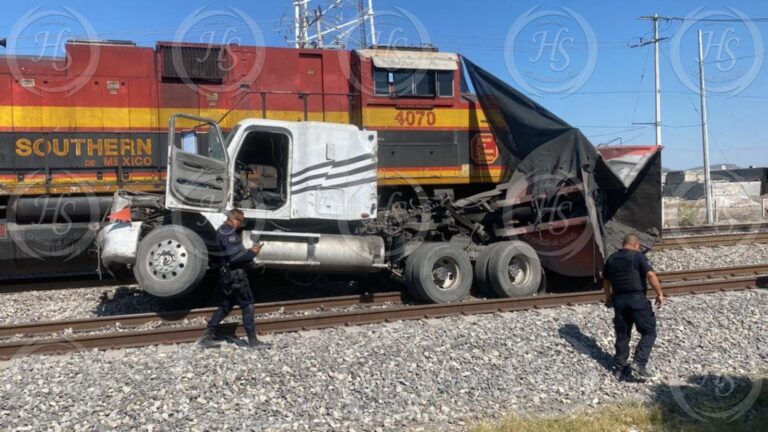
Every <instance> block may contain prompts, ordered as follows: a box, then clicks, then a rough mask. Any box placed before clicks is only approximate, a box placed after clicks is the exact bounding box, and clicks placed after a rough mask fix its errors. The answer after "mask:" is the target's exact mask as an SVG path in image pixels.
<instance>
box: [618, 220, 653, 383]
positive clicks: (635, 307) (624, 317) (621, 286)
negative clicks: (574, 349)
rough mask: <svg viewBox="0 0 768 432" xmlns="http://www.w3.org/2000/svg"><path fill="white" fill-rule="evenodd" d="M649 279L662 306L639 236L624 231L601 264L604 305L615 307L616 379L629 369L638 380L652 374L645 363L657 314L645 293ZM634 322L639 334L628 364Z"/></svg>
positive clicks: (643, 379) (651, 343)
mask: <svg viewBox="0 0 768 432" xmlns="http://www.w3.org/2000/svg"><path fill="white" fill-rule="evenodd" d="M649 283H650V284H651V287H652V288H653V291H654V292H655V293H656V307H657V308H658V307H661V306H662V305H663V304H664V293H663V292H662V291H661V284H659V278H658V277H657V276H656V273H655V272H654V271H653V267H651V263H650V262H648V258H646V257H645V255H644V254H643V253H642V252H641V251H640V239H639V238H638V236H637V235H636V234H627V236H626V237H624V245H623V247H622V249H621V250H619V251H617V252H616V253H614V254H613V255H611V256H610V257H608V260H606V262H605V267H604V268H603V290H604V291H605V305H606V306H611V305H613V310H614V318H613V326H614V329H615V331H616V345H615V347H616V355H615V356H614V359H613V361H614V366H613V374H614V376H615V377H616V378H617V379H621V378H622V377H624V376H627V375H629V374H630V373H631V374H632V375H633V376H634V377H635V378H636V379H638V380H640V381H645V380H647V379H650V378H653V374H652V373H651V372H650V370H649V369H648V367H647V366H648V358H649V357H650V355H651V349H652V348H653V343H654V342H655V341H656V315H655V314H654V313H653V308H652V307H651V302H650V301H648V298H647V296H646V291H647V290H648V284H649ZM633 325H634V326H635V327H637V331H638V332H640V335H641V337H640V342H638V343H637V347H636V348H635V356H634V361H633V363H632V365H631V366H629V365H628V364H627V361H628V359H629V340H630V337H631V334H632V326H633Z"/></svg>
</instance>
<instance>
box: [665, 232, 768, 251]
mask: <svg viewBox="0 0 768 432" xmlns="http://www.w3.org/2000/svg"><path fill="white" fill-rule="evenodd" d="M753 243H768V232H750V233H739V234H718V235H707V236H694V237H673V238H668V239H664V240H661V241H659V242H656V243H654V245H653V247H652V250H654V251H660V250H667V249H683V248H697V247H709V246H731V245H737V244H753Z"/></svg>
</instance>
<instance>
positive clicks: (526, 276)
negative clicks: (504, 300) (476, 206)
mask: <svg viewBox="0 0 768 432" xmlns="http://www.w3.org/2000/svg"><path fill="white" fill-rule="evenodd" d="M493 252H494V253H493V254H492V256H491V257H490V259H489V260H488V283H489V285H490V286H491V288H492V289H493V291H494V292H495V293H496V294H497V295H498V296H499V297H523V296H530V295H533V294H535V293H536V291H538V289H539V283H540V282H541V262H540V261H539V256H538V255H536V251H535V250H533V248H532V247H531V246H530V245H528V244H527V243H524V242H521V241H519V240H513V241H508V242H503V243H499V245H498V246H497V247H496V248H495V249H494V250H493Z"/></svg>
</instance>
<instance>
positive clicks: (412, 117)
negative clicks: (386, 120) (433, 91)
mask: <svg viewBox="0 0 768 432" xmlns="http://www.w3.org/2000/svg"><path fill="white" fill-rule="evenodd" d="M395 121H397V124H399V125H400V126H434V125H435V123H437V115H436V114H435V112H434V111H398V113H397V115H396V116H395Z"/></svg>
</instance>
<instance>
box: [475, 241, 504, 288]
mask: <svg viewBox="0 0 768 432" xmlns="http://www.w3.org/2000/svg"><path fill="white" fill-rule="evenodd" d="M499 244H500V243H494V244H491V245H488V246H486V247H485V249H483V250H481V251H480V254H479V255H478V256H477V259H476V260H475V288H477V292H478V293H480V294H483V295H485V296H488V297H495V296H496V292H494V290H493V288H491V287H490V285H489V282H488V261H490V259H491V257H492V256H493V254H494V250H495V249H496V247H497V246H499Z"/></svg>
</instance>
